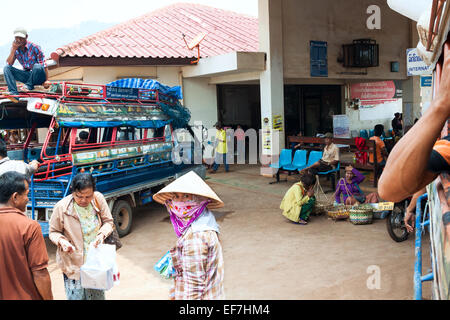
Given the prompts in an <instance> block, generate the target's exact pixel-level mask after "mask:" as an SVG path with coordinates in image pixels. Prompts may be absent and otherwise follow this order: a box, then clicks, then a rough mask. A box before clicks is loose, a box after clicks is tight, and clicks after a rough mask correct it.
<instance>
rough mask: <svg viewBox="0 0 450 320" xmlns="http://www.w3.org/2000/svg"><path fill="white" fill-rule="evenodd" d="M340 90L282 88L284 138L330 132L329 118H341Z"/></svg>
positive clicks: (297, 87) (298, 86)
mask: <svg viewBox="0 0 450 320" xmlns="http://www.w3.org/2000/svg"><path fill="white" fill-rule="evenodd" d="M341 104H342V103H341V86H335V85H333V86H331V85H329V86H321V85H308V86H301V85H286V86H285V87H284V117H285V119H286V120H285V128H286V137H287V136H290V135H296V134H298V133H299V132H302V133H303V135H305V136H315V135H316V134H318V133H326V132H333V115H336V114H341V111H342V107H341Z"/></svg>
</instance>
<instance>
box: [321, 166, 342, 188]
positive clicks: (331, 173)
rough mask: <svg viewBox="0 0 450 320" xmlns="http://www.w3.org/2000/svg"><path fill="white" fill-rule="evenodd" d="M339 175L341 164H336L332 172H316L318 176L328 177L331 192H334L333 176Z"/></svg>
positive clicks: (334, 179)
mask: <svg viewBox="0 0 450 320" xmlns="http://www.w3.org/2000/svg"><path fill="white" fill-rule="evenodd" d="M340 173H341V163H340V162H338V164H337V166H336V168H335V169H333V170H330V171H326V172H317V174H318V175H321V176H329V177H330V178H331V187H332V189H333V191H334V190H336V177H335V176H334V174H336V175H337V176H338V177H339V176H340Z"/></svg>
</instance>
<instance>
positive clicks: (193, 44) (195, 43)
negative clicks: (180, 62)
mask: <svg viewBox="0 0 450 320" xmlns="http://www.w3.org/2000/svg"><path fill="white" fill-rule="evenodd" d="M205 37H206V33H204V32H201V33H199V34H198V35H197V36H196V37H195V38H194V39H192V40H191V42H189V44H188V43H187V42H186V39H185V35H184V34H183V39H185V40H184V41H185V42H186V46H187V47H188V49H189V50H192V49H194V48H195V47H196V46H198V45H200V42H202V41H203V39H205Z"/></svg>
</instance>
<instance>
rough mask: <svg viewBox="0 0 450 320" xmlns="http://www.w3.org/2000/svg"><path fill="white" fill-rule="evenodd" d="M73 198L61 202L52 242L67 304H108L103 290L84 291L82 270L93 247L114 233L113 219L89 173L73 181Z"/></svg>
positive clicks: (54, 217) (54, 218) (52, 225)
mask: <svg viewBox="0 0 450 320" xmlns="http://www.w3.org/2000/svg"><path fill="white" fill-rule="evenodd" d="M71 189H72V194H71V195H69V196H67V197H65V198H64V199H62V200H60V201H59V202H58V203H57V204H56V205H55V207H54V209H53V214H52V216H51V218H50V230H49V231H50V232H49V238H50V240H51V241H52V242H53V243H54V244H55V245H57V246H58V250H57V252H56V261H57V262H58V266H59V267H60V268H61V270H62V272H63V276H64V288H65V290H66V296H67V300H104V299H105V293H104V291H103V290H96V289H85V288H83V287H81V281H80V268H81V266H82V265H83V264H84V262H85V261H86V257H87V252H88V249H89V245H90V244H91V243H94V246H95V247H97V246H98V245H99V244H100V243H102V242H103V240H104V239H105V238H106V237H108V236H109V234H110V233H111V232H112V231H113V223H114V222H113V221H114V220H113V217H112V215H111V211H110V210H109V206H108V204H107V203H106V200H105V197H104V196H103V195H102V194H101V193H100V192H96V191H95V181H94V178H93V177H92V175H90V174H89V173H79V174H77V175H76V176H75V177H74V178H73V181H72V185H71Z"/></svg>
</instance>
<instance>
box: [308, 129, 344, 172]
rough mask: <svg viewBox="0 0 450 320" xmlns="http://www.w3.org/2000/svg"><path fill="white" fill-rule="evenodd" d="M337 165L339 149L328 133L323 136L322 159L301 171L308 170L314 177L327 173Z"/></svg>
mask: <svg viewBox="0 0 450 320" xmlns="http://www.w3.org/2000/svg"><path fill="white" fill-rule="evenodd" d="M338 163H339V148H338V147H337V146H336V145H335V144H334V143H333V134H332V133H330V132H328V133H326V134H325V148H323V155H322V159H320V160H319V161H317V162H316V163H314V164H312V165H311V166H309V167H307V168H305V169H303V170H308V169H310V170H311V172H312V173H313V174H314V175H317V173H318V172H327V171H330V170H333V169H335V168H336V165H337V164H338ZM303 170H301V171H303Z"/></svg>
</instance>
